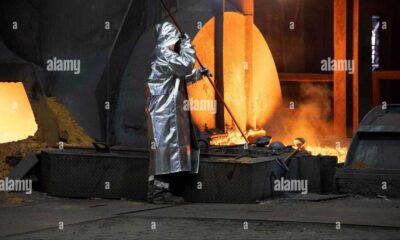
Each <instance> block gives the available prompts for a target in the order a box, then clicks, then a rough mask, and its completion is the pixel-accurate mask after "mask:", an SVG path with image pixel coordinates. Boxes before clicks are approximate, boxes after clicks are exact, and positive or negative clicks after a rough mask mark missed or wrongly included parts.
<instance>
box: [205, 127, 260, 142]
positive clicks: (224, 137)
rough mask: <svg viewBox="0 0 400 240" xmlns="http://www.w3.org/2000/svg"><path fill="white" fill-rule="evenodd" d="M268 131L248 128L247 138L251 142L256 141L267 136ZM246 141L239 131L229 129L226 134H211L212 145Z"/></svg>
mask: <svg viewBox="0 0 400 240" xmlns="http://www.w3.org/2000/svg"><path fill="white" fill-rule="evenodd" d="M266 134H267V133H266V132H265V130H252V129H250V130H248V131H246V132H245V135H246V138H247V139H248V140H249V142H254V141H255V140H257V138H259V137H262V136H265V135H266ZM244 143H245V141H244V139H243V137H242V135H241V134H240V132H239V131H236V130H228V133H226V134H220V135H214V136H211V141H210V144H211V145H236V144H244Z"/></svg>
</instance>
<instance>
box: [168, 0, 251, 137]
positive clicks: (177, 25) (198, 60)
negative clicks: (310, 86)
mask: <svg viewBox="0 0 400 240" xmlns="http://www.w3.org/2000/svg"><path fill="white" fill-rule="evenodd" d="M160 1H161V4H162V5H163V7H164V9H165V11H167V13H168V15H169V17H170V18H171V19H172V21H173V22H174V24H175V26H176V28H177V29H178V31H179V32H180V33H181V34H184V32H183V31H182V29H181V28H180V26H179V24H178V22H177V21H176V19H175V17H174V16H173V15H172V13H171V11H169V8H168V7H167V5H166V4H165V2H164V0H160ZM196 61H197V62H198V63H199V65H200V67H201V68H204V65H203V64H202V62H201V61H200V59H199V57H197V55H196ZM207 79H208V81H209V82H210V84H211V86H212V87H213V88H214V90H215V93H216V94H217V97H218V98H219V100H221V102H222V103H223V104H224V107H225V109H226V110H227V111H228V113H229V115H230V116H231V118H232V120H233V122H234V123H235V125H236V127H237V128H238V130H239V132H240V134H241V135H242V137H243V139H244V140H245V141H246V143H249V141H248V140H247V138H246V135H244V133H243V131H242V129H241V128H240V126H239V124H238V122H237V121H236V118H235V117H234V116H233V114H232V112H231V110H230V109H229V107H228V105H227V104H226V103H225V101H224V98H223V97H222V95H221V93H220V92H219V91H218V89H217V87H216V86H215V84H214V83H213V81H212V80H211V77H209V76H207Z"/></svg>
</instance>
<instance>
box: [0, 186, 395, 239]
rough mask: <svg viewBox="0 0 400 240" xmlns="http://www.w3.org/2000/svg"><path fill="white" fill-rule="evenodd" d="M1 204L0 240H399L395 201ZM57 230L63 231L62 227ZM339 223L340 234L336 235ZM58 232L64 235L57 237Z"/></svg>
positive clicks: (40, 199) (36, 199)
mask: <svg viewBox="0 0 400 240" xmlns="http://www.w3.org/2000/svg"><path fill="white" fill-rule="evenodd" d="M8 198H21V199H22V200H21V201H19V202H17V203H16V202H15V201H14V202H9V201H3V202H2V203H0V211H1V214H0V238H1V239H49V240H50V239H51V240H54V239H68V240H70V239H311V238H312V239H399V236H400V209H399V205H400V200H394V199H393V200H392V199H380V198H377V199H368V198H362V197H358V196H348V197H345V198H341V199H332V200H323V201H317V200H318V199H319V196H311V197H308V198H307V199H302V198H297V197H293V198H290V199H274V200H268V201H264V202H262V203H260V204H242V205H239V204H184V205H179V206H171V205H152V204H147V203H143V202H133V201H126V200H104V199H65V198H55V197H49V196H46V195H45V194H41V193H37V192H35V193H34V194H32V195H31V196H24V195H21V194H14V193H13V194H9V196H8ZM61 222H62V223H61ZM338 222H340V228H339V229H337V228H338ZM60 225H63V228H61V229H60Z"/></svg>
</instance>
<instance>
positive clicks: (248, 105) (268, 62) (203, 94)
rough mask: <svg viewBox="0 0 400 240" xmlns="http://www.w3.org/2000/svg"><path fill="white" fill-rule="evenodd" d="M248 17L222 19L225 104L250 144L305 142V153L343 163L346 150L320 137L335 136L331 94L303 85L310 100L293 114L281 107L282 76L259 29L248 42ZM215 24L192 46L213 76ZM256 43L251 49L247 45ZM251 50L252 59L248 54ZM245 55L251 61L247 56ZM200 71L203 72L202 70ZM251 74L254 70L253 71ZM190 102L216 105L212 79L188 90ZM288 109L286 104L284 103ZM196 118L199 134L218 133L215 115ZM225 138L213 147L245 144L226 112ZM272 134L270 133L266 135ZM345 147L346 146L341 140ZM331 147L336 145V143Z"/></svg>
mask: <svg viewBox="0 0 400 240" xmlns="http://www.w3.org/2000/svg"><path fill="white" fill-rule="evenodd" d="M247 34H249V33H248V32H246V18H245V16H243V15H241V14H239V13H233V12H225V14H224V45H223V48H224V56H223V57H224V80H223V81H224V84H223V85H224V100H225V102H226V103H227V105H228V106H229V107H230V109H231V111H232V113H233V115H234V116H235V118H236V120H237V121H238V123H239V125H240V127H241V128H242V129H243V130H244V131H245V135H246V137H247V138H248V140H249V142H250V143H251V142H254V141H255V140H256V139H257V137H260V136H263V135H267V134H268V135H271V136H272V137H273V140H274V141H282V142H283V143H285V144H289V145H291V144H293V143H292V141H293V139H294V138H296V137H304V138H305V139H306V142H307V143H306V149H307V150H308V151H310V152H311V153H312V154H314V155H318V154H321V155H334V156H337V157H338V159H339V162H343V161H344V158H345V155H346V152H347V148H346V147H345V146H344V144H342V147H341V148H336V147H335V146H334V145H335V142H336V141H337V140H332V141H330V144H328V145H325V144H324V143H322V142H321V137H323V138H326V137H327V136H332V122H331V119H329V115H330V114H331V113H332V109H331V107H330V99H331V93H330V90H329V89H327V88H326V87H323V88H318V87H313V86H310V85H304V86H303V85H302V86H303V87H302V88H301V89H300V93H301V94H302V95H304V96H303V97H306V98H307V99H309V100H308V101H305V102H302V103H296V106H295V110H290V109H289V108H288V107H287V106H282V107H281V108H280V111H276V110H277V108H278V107H279V106H281V104H282V95H281V88H280V82H279V78H278V73H277V70H276V66H275V62H274V59H273V57H272V54H271V51H270V49H269V47H268V44H267V42H266V40H265V39H264V37H263V36H262V34H261V32H260V31H259V30H258V28H257V27H256V26H255V25H253V30H252V34H253V36H252V38H251V37H247ZM214 37H215V19H214V18H212V19H211V20H210V21H208V22H207V23H206V24H205V25H204V26H203V28H202V29H201V30H200V31H199V33H198V34H197V35H196V36H195V38H194V40H193V44H194V45H195V47H196V53H197V56H198V57H199V58H200V59H201V60H202V62H203V64H204V65H205V66H207V67H208V68H209V69H210V70H211V72H212V73H214V69H215V67H214V64H215V63H214V57H215V56H214V50H215V42H214ZM247 39H252V44H249V43H248V42H246V40H247ZM249 46H251V48H252V49H251V51H252V54H248V52H247V53H246V51H247V50H248V49H246V48H249ZM246 55H247V56H246ZM248 55H252V80H251V81H249V80H248V78H246V74H247V72H246V71H248V70H247V69H246V62H247V61H246V57H248ZM196 67H199V66H198V65H197V66H196ZM250 69H251V68H250ZM188 88H189V89H188V92H189V97H190V98H192V99H195V100H210V101H212V100H214V99H215V97H216V96H215V93H214V89H213V88H212V86H211V84H210V83H209V82H208V80H206V79H205V80H203V81H199V82H197V83H196V84H193V85H191V86H189V87H188ZM285 105H286V103H285ZM191 114H192V119H193V121H194V123H195V124H196V126H197V127H198V128H199V130H200V131H204V130H205V126H207V127H208V128H209V129H213V128H215V115H214V114H213V113H212V112H211V111H210V112H206V111H192V112H191ZM224 120H225V125H226V129H225V133H224V134H218V135H213V136H211V142H210V144H211V145H235V144H243V143H245V141H244V139H243V138H242V136H241V134H240V133H239V132H238V131H237V130H236V127H235V126H234V124H233V121H232V119H231V117H230V115H229V114H228V112H227V111H225V113H224ZM265 129H267V130H268V132H266V130H265ZM341 142H343V141H341ZM332 143H333V144H332ZM332 145H333V146H332Z"/></svg>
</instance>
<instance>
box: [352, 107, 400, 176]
mask: <svg viewBox="0 0 400 240" xmlns="http://www.w3.org/2000/svg"><path fill="white" fill-rule="evenodd" d="M399 159H400V105H398V104H393V105H391V104H389V105H387V106H386V108H385V107H384V106H379V107H375V108H373V109H372V110H371V111H370V112H369V113H368V114H367V115H366V116H365V117H364V119H363V120H362V121H361V123H360V125H359V127H358V129H357V132H356V133H355V135H354V137H353V140H352V142H351V145H350V148H349V151H348V153H347V156H346V162H345V167H347V168H374V169H400V161H399Z"/></svg>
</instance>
